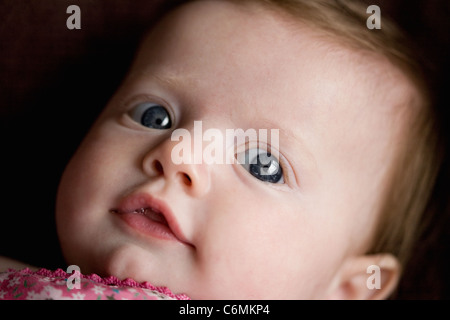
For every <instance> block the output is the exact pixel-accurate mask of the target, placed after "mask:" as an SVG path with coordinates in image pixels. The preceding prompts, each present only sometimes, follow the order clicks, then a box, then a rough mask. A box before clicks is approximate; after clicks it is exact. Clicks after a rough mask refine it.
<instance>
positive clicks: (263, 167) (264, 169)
mask: <svg viewBox="0 0 450 320" xmlns="http://www.w3.org/2000/svg"><path fill="white" fill-rule="evenodd" d="M270 156H271V155H270V154H269V153H267V157H263V159H264V161H261V159H260V155H258V156H257V162H256V164H250V168H249V169H250V173H251V174H252V175H253V176H254V177H255V178H258V179H260V180H262V181H265V182H270V183H277V182H278V181H280V179H281V178H282V176H283V172H282V170H281V167H280V166H279V165H277V161H276V160H274V159H270ZM274 162H275V163H274ZM272 166H274V167H276V172H275V173H273V174H272V173H270V171H271V170H270V168H271V167H272Z"/></svg>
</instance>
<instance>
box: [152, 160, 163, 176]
mask: <svg viewBox="0 0 450 320" xmlns="http://www.w3.org/2000/svg"><path fill="white" fill-rule="evenodd" d="M153 168H154V169H155V171H156V172H158V173H159V174H164V168H163V166H162V164H161V162H159V161H158V160H155V161H153Z"/></svg>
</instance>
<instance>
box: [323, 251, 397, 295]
mask: <svg viewBox="0 0 450 320" xmlns="http://www.w3.org/2000/svg"><path fill="white" fill-rule="evenodd" d="M400 272H401V268H400V264H399V262H398V260H397V258H395V257H394V256H393V255H391V254H374V255H364V256H357V257H349V258H348V259H347V260H346V261H345V262H344V263H343V264H342V265H341V268H340V269H339V270H338V272H337V273H336V276H335V278H334V279H333V283H332V285H331V288H330V289H331V290H330V294H329V295H328V298H329V299H333V300H338V299H339V300H382V299H387V298H388V297H389V296H390V295H391V294H392V292H393V291H394V290H395V288H396V287H397V283H398V280H399V277H400Z"/></svg>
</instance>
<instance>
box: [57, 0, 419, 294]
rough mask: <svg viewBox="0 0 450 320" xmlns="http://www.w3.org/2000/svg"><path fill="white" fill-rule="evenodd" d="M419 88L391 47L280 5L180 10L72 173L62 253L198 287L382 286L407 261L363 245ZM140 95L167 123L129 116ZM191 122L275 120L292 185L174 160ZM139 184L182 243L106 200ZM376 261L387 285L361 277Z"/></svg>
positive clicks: (125, 273) (91, 266)
mask: <svg viewBox="0 0 450 320" xmlns="http://www.w3.org/2000/svg"><path fill="white" fill-rule="evenodd" d="M394 84H395V86H394ZM410 91H411V89H410V86H409V84H408V82H407V81H406V79H405V77H404V76H403V75H402V74H401V73H400V72H399V71H398V70H397V69H395V68H393V67H392V65H390V64H389V63H388V62H387V60H385V59H383V58H382V57H377V56H375V55H374V54H368V53H364V54H363V53H361V52H356V51H353V50H350V49H347V48H345V47H344V46H343V45H340V44H339V43H336V42H333V41H331V40H327V39H325V38H324V37H318V36H317V32H315V31H314V30H313V29H311V28H310V27H308V26H307V25H306V24H303V23H301V22H295V23H293V21H291V20H289V18H287V17H285V16H282V15H281V14H280V13H275V12H272V11H268V10H266V9H263V8H261V7H258V6H256V5H248V6H239V5H235V4H232V3H227V2H219V1H199V2H194V3H191V4H187V5H185V6H182V7H181V8H178V9H177V10H176V11H175V12H173V13H171V14H170V15H169V16H168V17H166V18H164V19H163V20H162V21H161V22H160V23H159V24H158V25H157V26H156V28H155V29H154V30H153V31H152V32H151V33H150V34H149V35H148V37H146V39H145V41H144V42H143V45H142V47H141V48H140V50H139V52H138V55H137V57H136V60H135V62H134V64H133V66H132V68H131V70H130V73H129V75H128V76H127V78H126V79H125V80H124V82H123V84H122V86H121V88H120V89H119V90H118V92H116V94H115V95H114V96H113V98H112V99H111V100H110V102H109V103H108V105H107V106H106V108H105V109H104V111H103V113H102V114H101V115H100V116H99V118H98V120H97V121H96V123H95V124H94V125H93V127H92V128H91V130H90V132H89V133H88V135H87V136H86V137H85V139H84V141H83V142H82V144H81V145H80V147H79V149H78V150H77V152H76V153H75V155H74V156H73V158H72V160H71V161H70V163H69V164H68V166H67V168H66V171H65V172H64V175H63V177H62V180H61V185H60V189H59V192H58V198H57V210H56V218H57V227H58V233H59V237H60V240H61V246H62V249H63V251H64V254H65V257H66V258H67V261H68V263H70V264H77V265H79V266H80V267H81V270H82V272H83V273H97V274H100V275H110V274H112V275H115V276H117V277H119V278H127V277H131V278H134V279H135V280H137V281H149V282H151V283H152V284H154V285H164V286H167V287H169V288H170V289H171V290H172V291H173V292H176V293H185V294H187V295H188V296H190V297H191V298H194V299H323V298H344V299H346V298H356V299H359V298H384V297H386V296H387V295H388V294H389V292H390V291H391V290H392V288H393V287H394V286H395V281H396V279H397V276H398V265H397V264H396V261H395V259H394V258H392V257H390V256H389V255H377V256H368V255H365V254H364V253H365V251H366V250H367V248H368V246H369V244H370V242H371V241H372V239H371V237H372V235H373V231H374V227H375V224H376V221H377V218H378V213H377V210H378V209H379V207H380V205H381V194H382V191H383V190H384V188H385V186H386V185H385V183H386V174H387V170H388V167H389V164H390V163H392V161H393V159H394V155H395V150H396V149H395V144H396V143H397V142H399V141H400V140H401V136H402V130H404V128H405V123H406V120H404V118H405V117H404V116H403V115H404V112H402V111H403V108H402V105H404V104H405V101H406V97H407V96H408V94H409V93H410ZM380 92H382V94H379V93H380ZM146 101H148V102H153V103H157V104H161V105H163V106H164V107H165V108H167V110H169V113H170V115H171V117H172V128H170V129H167V130H157V129H149V128H146V127H144V126H142V125H140V124H139V123H137V122H135V121H134V120H133V119H132V118H131V117H130V112H131V111H132V110H134V108H135V107H136V105H138V104H139V103H141V102H146ZM194 120H202V121H203V130H204V131H205V130H206V129H208V128H216V129H219V130H221V132H225V130H226V129H235V128H242V129H244V130H245V129H248V128H255V129H260V128H265V129H279V130H280V138H279V141H280V145H279V153H280V158H281V165H282V168H283V172H284V183H278V184H273V183H267V182H263V181H260V180H258V179H257V178H255V177H254V176H252V175H251V174H250V173H249V172H247V171H246V170H245V168H244V167H243V166H241V165H239V164H237V163H234V164H228V165H223V164H222V165H221V164H206V163H202V164H180V165H175V164H174V163H173V161H172V160H171V150H172V149H173V147H174V145H175V144H176V142H174V141H171V139H170V137H171V132H172V131H173V130H174V129H175V128H185V129H187V130H190V131H192V130H193V123H194ZM155 163H157V164H158V167H156V168H155V166H154V164H155ZM187 177H189V178H188V179H187ZM137 192H140V193H144V194H150V195H152V196H153V197H155V198H157V199H160V200H162V201H164V202H165V203H166V204H167V205H168V206H169V207H170V209H171V211H172V212H173V215H174V219H175V220H176V221H177V223H178V225H179V227H180V230H181V232H182V234H183V235H184V237H185V240H186V241H187V242H189V245H186V244H185V243H182V242H178V241H168V240H164V239H158V238H155V237H146V236H142V235H141V234H139V233H138V232H134V231H133V230H130V229H126V228H124V227H123V225H121V222H120V221H118V219H117V217H116V216H115V215H113V214H111V212H110V209H111V208H114V207H115V206H117V203H118V202H119V201H120V199H122V198H123V197H125V196H126V195H129V194H135V193H137ZM374 263H376V264H377V265H379V266H380V267H381V270H382V275H383V280H382V281H383V282H382V283H383V286H382V289H381V290H378V291H377V290H372V291H371V290H368V289H367V286H366V280H367V278H368V277H369V274H367V272H366V270H367V267H368V266H369V265H371V264H374Z"/></svg>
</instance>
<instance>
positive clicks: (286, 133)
mask: <svg viewBox="0 0 450 320" xmlns="http://www.w3.org/2000/svg"><path fill="white" fill-rule="evenodd" d="M258 122H260V123H261V124H262V125H263V127H264V128H267V129H279V133H280V136H279V144H280V145H279V147H280V149H282V150H280V153H282V154H286V153H288V156H289V157H288V158H287V161H288V162H289V163H290V165H291V166H292V167H294V168H300V170H301V172H300V175H302V172H304V171H305V170H307V171H308V172H309V173H314V174H316V175H317V174H318V170H317V161H316V159H315V157H314V156H313V154H312V153H311V151H310V150H309V148H308V147H307V145H306V144H305V142H304V140H303V139H302V138H301V137H300V136H299V135H298V134H294V132H293V131H292V130H290V129H281V128H280V125H279V124H277V123H275V122H274V121H273V120H272V119H268V118H262V119H258ZM294 146H295V147H294ZM297 146H298V147H297ZM298 150H300V155H298V153H299V152H298ZM286 151H287V152H286ZM299 163H300V164H299ZM294 174H295V179H296V182H297V184H298V185H299V186H301V185H302V184H301V181H300V180H301V179H300V178H299V176H298V175H299V173H298V170H295V171H294Z"/></svg>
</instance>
